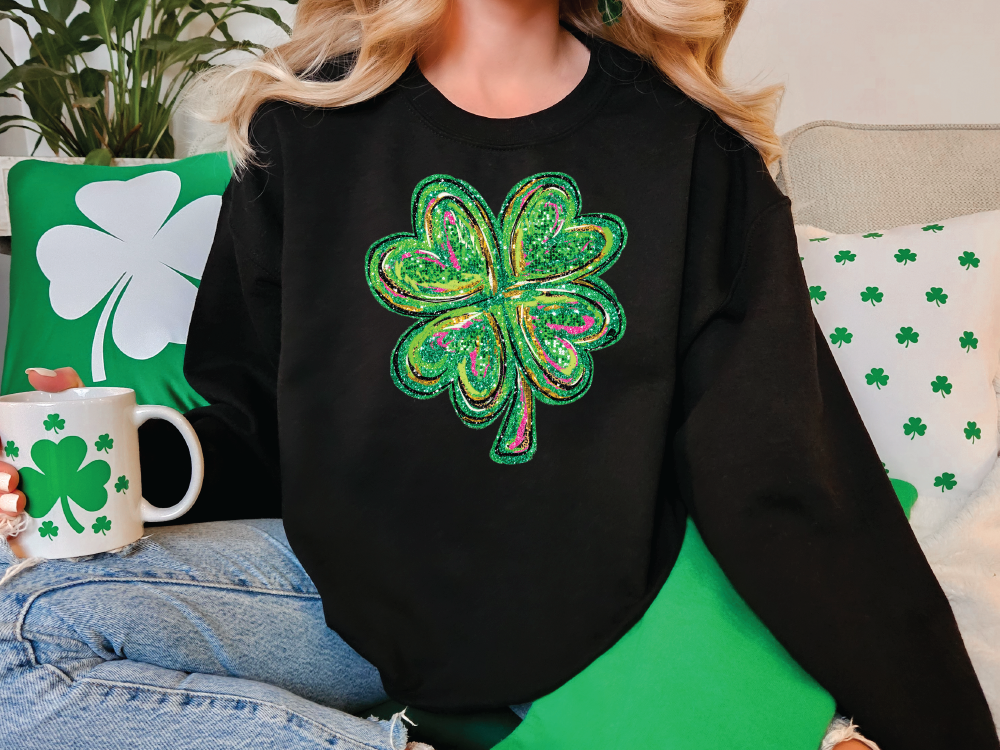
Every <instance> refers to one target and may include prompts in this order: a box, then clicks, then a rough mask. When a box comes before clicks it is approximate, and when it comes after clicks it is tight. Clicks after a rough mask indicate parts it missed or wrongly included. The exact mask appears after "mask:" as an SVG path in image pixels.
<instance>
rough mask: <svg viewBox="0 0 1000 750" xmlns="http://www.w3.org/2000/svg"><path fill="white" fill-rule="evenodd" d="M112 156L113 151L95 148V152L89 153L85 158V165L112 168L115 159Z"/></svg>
mask: <svg viewBox="0 0 1000 750" xmlns="http://www.w3.org/2000/svg"><path fill="white" fill-rule="evenodd" d="M113 158H114V157H113V155H112V154H111V149H108V148H103V147H102V148H95V149H94V150H93V151H91V152H89V153H88V154H87V156H86V157H85V158H84V160H83V163H84V164H90V165H92V166H95V167H110V166H111V160H112V159H113Z"/></svg>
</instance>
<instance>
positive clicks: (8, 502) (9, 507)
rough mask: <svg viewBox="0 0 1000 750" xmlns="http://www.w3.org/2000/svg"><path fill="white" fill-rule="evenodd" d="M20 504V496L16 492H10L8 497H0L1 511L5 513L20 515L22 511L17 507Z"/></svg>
mask: <svg viewBox="0 0 1000 750" xmlns="http://www.w3.org/2000/svg"><path fill="white" fill-rule="evenodd" d="M20 502H21V498H20V496H19V495H17V494H16V493H14V492H8V493H7V494H6V495H0V510H2V511H4V512H5V513H20V512H21V509H20V508H18V507H17V506H18V503H20Z"/></svg>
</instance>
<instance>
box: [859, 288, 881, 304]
mask: <svg viewBox="0 0 1000 750" xmlns="http://www.w3.org/2000/svg"><path fill="white" fill-rule="evenodd" d="M884 296H885V295H884V294H883V293H882V292H880V291H879V290H878V287H877V286H866V287H865V290H864V291H863V292H861V301H862V302H871V303H872V307H875V305H876V304H877V303H879V302H881V301H882V297H884Z"/></svg>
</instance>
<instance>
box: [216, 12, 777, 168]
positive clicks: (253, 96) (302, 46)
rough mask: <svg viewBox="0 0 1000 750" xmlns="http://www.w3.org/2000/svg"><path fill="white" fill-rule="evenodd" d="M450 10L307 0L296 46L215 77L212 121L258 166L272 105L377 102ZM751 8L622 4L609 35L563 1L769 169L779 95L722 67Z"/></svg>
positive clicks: (243, 158) (594, 18)
mask: <svg viewBox="0 0 1000 750" xmlns="http://www.w3.org/2000/svg"><path fill="white" fill-rule="evenodd" d="M449 1H450V0H300V2H299V4H298V8H297V11H296V18H295V25H294V29H293V31H292V36H291V39H289V40H288V41H287V42H285V43H283V44H280V45H278V46H277V47H274V48H273V49H271V50H268V51H267V52H266V53H265V54H264V55H262V56H261V57H260V58H258V59H256V60H254V61H252V62H249V63H246V64H244V65H241V66H238V67H235V68H229V69H226V68H221V69H215V70H214V71H212V72H211V73H209V74H208V75H207V76H206V78H205V79H204V80H203V81H202V94H203V95H204V97H205V99H206V100H210V101H212V102H213V103H214V104H213V107H214V112H213V114H212V116H211V118H212V119H213V120H216V121H217V122H221V123H224V124H225V125H226V127H227V145H228V148H229V152H230V154H231V156H232V159H233V162H234V164H235V165H236V166H237V167H242V166H244V165H246V164H247V163H249V162H250V161H252V160H253V157H254V154H253V149H252V146H251V144H250V139H249V135H248V130H249V126H250V121H251V118H252V117H253V115H254V113H255V112H256V111H257V109H258V108H259V107H260V106H261V105H262V104H264V103H265V102H268V101H274V100H279V101H286V102H291V103H294V104H300V105H303V106H305V107H321V108H328V107H345V106H348V105H350V104H356V103H358V102H363V101H365V100H367V99H371V98H372V97H374V96H376V95H377V94H379V93H380V92H382V91H384V90H385V89H386V88H388V87H389V86H391V85H392V83H393V82H395V81H396V80H397V79H398V78H399V77H400V76H401V75H402V74H403V72H404V71H405V70H406V67H407V66H408V65H409V64H410V61H411V60H412V59H413V56H414V54H415V53H416V52H417V50H418V49H419V48H420V46H421V43H422V42H423V41H424V40H426V39H427V37H428V35H429V33H430V32H431V30H432V29H433V28H434V26H435V24H437V23H438V21H439V20H440V18H441V16H442V14H443V13H444V12H445V11H446V9H447V7H448V3H449ZM748 1H749V0H622V14H621V16H620V18H619V19H618V21H617V22H616V23H613V24H611V25H606V24H605V23H604V22H603V20H602V17H601V12H600V10H599V9H598V0H561V8H560V12H561V15H562V18H563V20H564V21H565V22H566V23H568V24H569V25H571V26H574V27H576V28H577V29H579V30H580V31H582V32H584V33H586V34H590V35H592V36H595V37H601V38H604V39H607V40H608V41H611V42H613V43H615V44H618V45H619V46H621V47H624V48H625V49H628V50H631V51H632V52H633V53H635V54H637V55H639V56H640V57H642V58H643V59H645V60H647V61H648V62H650V63H651V64H653V65H655V66H656V68H657V69H659V71H660V72H661V73H662V74H663V75H664V76H666V78H667V79H668V80H669V81H671V82H672V83H673V85H675V86H676V87H677V88H679V89H680V90H681V91H683V92H684V93H685V94H687V95H688V96H689V97H690V98H692V99H693V100H695V101H696V102H698V103H700V104H701V105H703V106H705V107H707V108H708V109H711V110H712V111H714V112H715V113H716V114H717V115H718V116H719V117H720V118H721V119H722V120H723V121H724V122H726V123H727V124H728V125H730V126H731V127H732V128H733V129H734V130H736V131H737V132H739V133H740V134H742V135H743V137H744V138H746V139H747V140H748V141H749V142H750V143H752V144H753V145H754V146H755V147H756V148H757V149H758V150H759V151H760V153H761V155H762V156H763V157H764V159H765V161H766V162H767V163H768V164H770V163H771V162H773V161H774V160H775V159H777V158H778V157H779V156H780V149H781V143H780V141H779V139H778V136H777V135H776V134H775V132H774V118H775V114H776V110H777V102H778V99H779V97H780V94H781V87H780V86H771V87H766V88H761V89H755V90H746V89H740V88H734V87H732V86H730V85H728V84H727V83H726V81H725V79H724V78H723V75H722V62H723V58H724V57H725V54H726V49H727V48H728V46H729V42H730V40H731V39H732V36H733V33H734V32H735V30H736V26H737V24H738V23H739V20H740V17H741V16H742V15H743V11H744V9H745V8H746V5H747V2H748ZM341 55H351V56H353V59H354V64H353V66H352V67H351V68H350V69H349V71H348V72H347V75H346V76H344V77H343V78H342V79H340V80H337V81H322V80H316V77H315V74H316V73H317V71H318V70H319V69H320V68H321V67H322V66H323V64H324V63H326V62H327V61H329V60H330V59H331V58H334V57H339V56H341Z"/></svg>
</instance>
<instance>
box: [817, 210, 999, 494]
mask: <svg viewBox="0 0 1000 750" xmlns="http://www.w3.org/2000/svg"><path fill="white" fill-rule="evenodd" d="M919 229H923V232H920V231H919ZM917 233H918V234H923V235H925V236H934V235H940V236H941V237H942V238H944V239H943V241H944V242H945V243H947V242H952V243H955V242H956V240H955V239H948V238H949V232H948V231H947V228H946V226H945V225H942V224H929V225H926V226H923V227H918V232H917ZM890 236H891V235H890ZM911 236H912V235H911ZM861 237H862V238H863V240H864V242H863V243H858V242H854V244H846V245H844V244H841V245H839V246H835V247H834V248H832V249H831V250H824V251H822V252H820V245H819V244H817V245H812V244H811V243H814V242H815V243H828V242H829V241H833V240H835V238H834V237H833V236H832V235H831V236H829V237H827V236H822V237H812V238H809V244H808V245H805V244H800V250H799V252H800V255H802V254H807V255H808V254H810V253H812V255H810V256H809V257H810V258H811V261H809V262H807V264H806V271H807V273H806V275H807V278H808V279H809V282H808V285H807V286H808V291H809V300H810V302H812V303H813V304H814V305H819V303H820V302H824V304H823V305H819V307H818V308H817V307H814V309H815V310H816V311H817V312H816V315H817V317H819V318H821V323H823V324H824V328H825V330H826V331H827V334H826V335H827V336H828V341H829V343H830V346H831V347H832V348H833V351H834V352H837V351H838V350H843V351H844V354H840V353H838V354H837V356H838V357H844V358H846V359H844V360H843V361H844V362H852V360H851V359H850V357H852V356H854V357H857V345H856V344H855V346H854V347H852V346H851V344H852V342H858V341H861V342H863V344H862V351H865V352H869V351H870V352H872V353H877V352H878V351H879V350H880V349H885V350H886V351H887V355H888V356H889V357H890V358H891V357H896V356H900V355H894V354H888V351H889V347H890V344H889V343H888V342H891V341H893V339H895V343H894V344H892V345H891V346H893V347H895V346H898V347H899V349H893V350H892V351H898V352H900V354H901V350H904V349H910V350H913V349H915V350H916V352H917V354H915V355H905V356H908V357H913V356H916V357H917V359H915V360H914V359H910V360H908V363H910V364H907V365H906V368H907V369H906V371H905V372H903V373H901V374H900V375H901V377H904V378H907V377H911V376H912V374H913V372H915V371H916V370H919V369H920V368H921V367H922V366H923V364H924V359H926V357H927V356H928V355H927V352H926V351H923V350H925V349H926V348H927V344H925V343H922V342H923V341H924V336H923V335H922V334H921V331H923V330H924V325H929V324H927V323H925V324H920V325H911V324H907V325H901V324H902V323H908V321H906V319H905V318H903V319H902V320H899V319H898V318H897V319H896V320H895V321H893V322H894V325H895V326H896V327H895V328H889V330H886V328H888V326H887V325H885V323H878V322H876V321H879V320H883V321H888V320H891V319H892V318H893V317H895V316H897V315H899V311H900V310H903V311H905V310H907V309H913V310H915V311H919V310H923V311H925V312H923V313H920V314H921V315H922V316H923V317H926V316H927V315H928V314H931V315H935V317H934V318H933V319H934V320H935V321H937V320H941V319H940V318H938V317H936V313H932V312H930V311H933V310H935V309H940V310H942V315H944V309H945V308H951V309H952V310H953V309H954V305H955V304H956V302H955V300H956V299H958V300H961V301H963V302H964V300H965V296H966V294H965V292H964V291H963V289H962V287H960V286H959V285H958V284H961V283H963V282H962V281H961V279H960V277H959V276H958V275H956V274H955V273H952V272H950V271H946V270H945V264H944V258H941V257H940V256H939V255H937V254H936V253H934V252H933V251H932V249H933V247H934V246H933V245H931V246H930V249H928V250H927V251H926V252H925V251H924V250H922V249H921V247H922V246H921V247H918V246H917V245H916V244H913V243H911V242H906V241H902V242H899V244H895V242H893V244H892V245H888V244H883V243H884V242H885V241H883V243H880V242H879V240H880V239H881V238H882V237H883V234H882V233H880V232H868V233H866V234H863V235H861ZM836 241H837V242H841V241H842V240H840V239H839V238H836ZM914 242H917V240H915V241H914ZM906 245H911V247H906ZM951 246H954V244H953V245H951ZM823 247H824V248H825V247H828V244H826V245H823ZM941 247H944V248H948V247H949V245H947V244H945V245H942V246H941ZM812 248H816V249H815V250H813V249H812ZM977 252H978V250H977ZM977 252H973V251H972V250H964V249H962V248H961V247H959V249H957V250H955V251H954V252H950V253H949V252H946V253H945V256H946V257H947V264H954V265H953V266H951V267H952V268H953V269H954V270H955V271H959V272H960V273H961V278H962V279H964V278H970V277H967V276H965V274H966V273H969V274H971V275H975V274H977V273H982V269H983V268H984V265H985V263H986V262H988V261H987V259H986V258H985V257H981V256H980V255H977ZM800 259H801V258H800ZM830 261H832V263H831V262H830ZM886 261H888V264H886ZM810 263H811V264H812V265H810ZM928 263H930V264H931V266H930V267H931V268H933V269H938V270H937V271H934V272H933V274H932V275H930V276H923V277H922V278H924V279H926V280H925V281H923V284H926V286H919V287H916V286H915V283H920V282H914V281H912V280H913V279H915V278H921V276H920V273H921V272H922V273H923V274H928V273H929V271H928V267H927V264H928ZM912 267H916V268H918V269H919V272H917V275H916V276H913V275H910V274H912V273H914V272H912V271H910V270H909V269H910V268H912ZM872 268H874V269H876V273H875V274H872V275H869V270H868V269H872ZM810 269H817V270H815V271H814V272H810ZM819 269H822V270H819ZM834 269H836V270H834ZM841 269H845V270H841ZM893 269H897V272H898V273H899V274H901V275H900V276H898V277H896V276H893V275H892V274H893V273H894V271H893ZM903 269H907V270H905V271H904V270H903ZM938 273H940V275H939V276H938V275H937V274H938ZM949 273H951V275H950V276H949V275H948V274H949ZM852 274H853V275H852ZM880 274H881V275H880ZM885 274H889V275H888V276H886V275H885ZM858 282H860V283H858ZM855 284H857V285H855ZM894 284H895V285H894ZM848 293H849V294H851V295H853V300H854V302H853V304H854V305H857V304H858V303H861V305H863V306H864V308H866V309H868V310H870V311H872V315H875V312H874V311H875V310H879V313H878V314H880V315H883V317H882V318H877V317H875V318H873V319H872V321H873V325H872V326H870V327H869V326H868V325H867V324H866V325H862V322H863V321H864V320H865V319H866V314H865V313H863V312H862V311H861V310H860V309H858V311H857V313H854V312H852V313H849V314H847V315H846V316H844V317H841V316H842V315H843V314H844V313H843V312H842V311H843V310H851V309H854V308H853V307H852V306H851V303H850V302H849V301H848V300H847V299H844V298H843V295H846V294H848ZM889 296H891V297H892V299H891V304H892V306H893V307H892V311H891V312H890V313H889V316H890V317H889V318H886V317H885V313H882V312H881V310H882V309H884V308H883V302H884V301H885V300H886V299H887V298H888V297H889ZM830 300H834V304H833V310H832V312H831V311H830V310H831V308H830V306H829V301H830ZM925 304H926V305H929V306H930V311H928V310H927V308H926V307H922V306H923V305H925ZM901 305H902V307H900V306H901ZM824 310H826V311H827V312H826V316H827V317H824V313H823V311H824ZM903 314H904V315H905V312H904V313H903ZM951 316H952V318H955V313H951ZM900 317H902V316H900ZM923 317H922V318H921V320H922V319H923ZM961 317H962V314H959V315H958V318H959V320H958V327H957V330H954V329H953V330H954V333H949V334H948V335H949V337H950V336H954V338H951V339H950V340H951V341H953V342H955V341H957V343H958V345H959V347H960V348H961V349H962V350H963V352H964V353H966V354H970V355H971V354H975V353H976V352H977V350H979V349H980V347H979V343H980V339H979V338H978V337H977V336H976V333H975V332H974V331H971V330H963V328H965V327H972V326H971V325H967V326H961ZM943 320H945V321H947V320H949V319H948V318H944V319H943ZM947 324H950V323H946V325H947ZM938 325H940V324H939V323H935V326H938ZM942 333H943V331H942ZM926 334H927V336H928V337H930V338H928V341H930V342H932V351H938V350H939V348H940V338H941V336H940V335H939V332H938V330H937V328H933V329H929V330H927V331H926ZM883 342H884V343H883ZM951 345H952V346H954V344H951ZM865 347H868V348H867V349H866V348H865ZM933 347H938V348H933ZM851 349H854V350H855V352H854V354H853V355H852V354H850V353H849V351H850V350H851ZM864 356H865V359H867V354H866V355H864ZM872 359H873V360H874V357H873V358H872ZM853 361H856V360H853ZM883 363H885V364H883ZM858 364H862V365H863V369H861V371H860V372H859V373H858V374H857V375H854V376H853V377H858V378H860V376H861V375H862V374H863V375H864V379H863V380H862V381H861V382H862V383H864V385H863V386H862V387H863V388H864V389H865V392H867V393H871V394H872V396H873V397H875V396H874V394H875V393H877V392H879V391H882V390H885V389H887V388H889V387H890V377H889V372H891V371H892V370H893V369H894V368H893V367H892V365H893V362H890V361H887V360H883V362H879V361H878V360H874V361H872V360H869V361H867V362H865V361H863V360H862V361H860V362H858ZM873 365H882V366H881V367H873ZM887 365H888V366H887ZM914 368H916V369H914ZM852 369H853V367H852ZM941 369H944V368H943V367H942V368H941ZM854 372H858V371H857V370H854ZM939 372H940V370H939ZM927 381H930V383H929V385H930V388H928V389H927V390H926V391H925V392H926V393H927V394H928V396H929V397H932V398H934V399H937V398H939V397H940V398H941V399H944V400H946V401H949V402H950V401H951V397H952V395H953V393H954V392H955V390H954V389H955V386H956V383H953V382H952V378H949V376H947V375H937V374H936V373H933V372H931V373H928V375H927V377H926V380H924V379H923V378H921V382H922V383H923V384H927ZM900 382H901V384H904V383H905V385H904V388H905V389H907V390H904V393H909V392H910V391H909V390H908V389H909V388H911V386H909V384H908V382H909V381H900ZM959 382H961V381H959ZM893 385H895V384H893ZM915 386H916V384H915V383H914V384H913V387H915ZM923 387H924V388H926V387H927V385H923ZM931 394H933V396H931ZM876 398H877V397H876ZM900 398H901V397H900V395H898V394H897V395H896V396H895V399H896V400H897V402H898V401H899V399H900ZM903 398H905V399H908V398H909V397H903ZM903 403H905V404H906V405H907V407H909V408H913V407H917V406H918V403H919V402H918V401H914V402H913V403H910V402H909V400H906V401H904V402H903ZM904 408H906V407H904ZM914 411H916V408H914ZM910 413H912V412H910ZM956 416H960V415H956ZM927 418H928V417H927V416H926V415H925V417H923V418H922V417H909V416H908V415H905V413H904V416H902V418H901V420H900V422H902V423H903V424H902V425H901V426H902V435H900V437H903V438H905V439H906V441H907V443H911V442H912V441H916V442H914V443H913V445H914V446H915V450H926V447H925V448H923V449H919V448H916V446H918V445H919V444H920V443H921V442H923V441H925V440H927V439H928V438H927V437H926V436H927V435H931V436H932V438H931V440H932V441H942V440H950V439H952V438H949V437H946V436H944V435H950V434H951V431H952V430H956V429H957V430H958V434H959V435H962V436H963V437H964V440H961V438H959V439H960V440H961V443H963V444H964V445H966V446H968V447H969V448H970V449H971V447H972V446H973V445H976V444H978V443H979V442H980V441H981V440H982V438H983V430H982V428H981V427H980V425H979V424H978V423H977V422H976V421H968V420H969V417H966V418H965V419H963V420H962V421H961V422H960V423H959V424H958V425H954V424H953V423H951V425H952V426H949V427H948V429H947V431H945V432H944V433H942V432H936V431H935V430H936V429H943V428H935V426H934V424H928V422H926V421H925V419H927ZM931 421H932V422H934V423H935V424H936V419H931ZM979 422H982V420H979ZM963 425H964V428H963V427H962V426H963ZM896 429H897V430H898V429H900V428H899V427H897V428H896ZM897 434H898V433H897ZM921 439H923V440H921ZM925 445H926V443H925ZM932 445H936V443H932ZM942 469H950V470H948V471H942ZM964 470H965V469H964V468H963V469H957V468H952V467H948V466H943V467H937V468H936V471H935V472H933V473H932V474H930V476H928V478H927V484H928V485H930V477H931V476H933V477H934V487H935V488H936V489H939V490H940V491H941V492H945V493H948V492H950V491H952V490H955V489H956V488H957V487H958V488H960V487H961V486H962V484H963V479H962V477H963V476H964V475H963V473H962V472H963V471H964ZM935 474H936V476H935Z"/></svg>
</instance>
